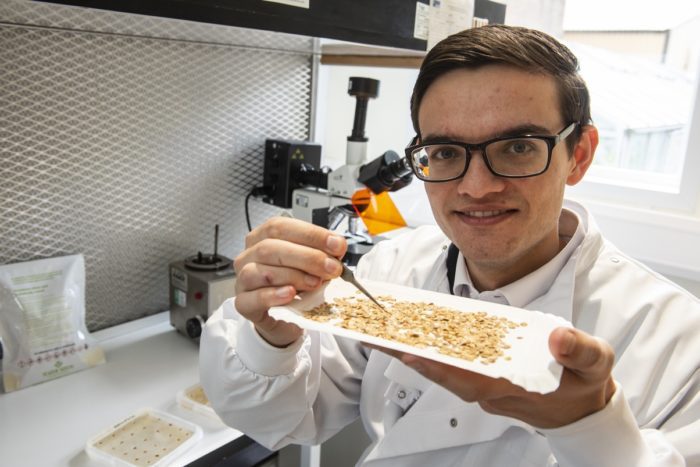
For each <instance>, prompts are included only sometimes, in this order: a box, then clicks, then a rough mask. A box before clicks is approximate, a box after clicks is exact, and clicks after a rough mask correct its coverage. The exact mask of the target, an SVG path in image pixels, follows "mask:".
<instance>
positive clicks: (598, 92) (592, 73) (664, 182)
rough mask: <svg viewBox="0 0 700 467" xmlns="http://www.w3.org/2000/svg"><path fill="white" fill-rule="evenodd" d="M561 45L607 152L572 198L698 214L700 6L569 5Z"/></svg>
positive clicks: (677, 0)
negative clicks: (585, 90) (582, 84)
mask: <svg viewBox="0 0 700 467" xmlns="http://www.w3.org/2000/svg"><path fill="white" fill-rule="evenodd" d="M563 29H564V34H563V37H562V39H563V41H564V42H565V43H566V44H567V45H568V46H569V47H570V48H571V49H572V51H573V52H574V53H575V54H576V55H577V57H578V58H579V60H580V64H581V74H582V76H583V77H584V79H585V80H586V83H587V85H588V87H589V90H590V92H591V109H592V113H593V120H594V124H595V125H596V127H597V128H598V130H599V134H600V143H599V148H598V150H597V152H596V158H595V160H594V163H593V165H592V166H591V168H590V170H589V172H588V174H587V175H586V178H585V179H584V182H583V183H581V184H580V185H578V186H576V187H574V188H572V189H571V190H570V192H571V193H573V194H574V195H583V196H585V197H590V198H597V199H605V200H608V201H609V200H613V201H617V202H623V203H628V204H634V205H635V206H637V207H654V208H665V209H671V210H677V211H685V212H690V211H693V210H694V209H695V208H696V206H697V204H698V196H699V195H700V192H699V191H698V185H699V184H698V183H697V180H699V179H700V164H699V163H698V161H697V157H690V154H693V153H695V154H697V153H698V152H699V151H700V141H698V139H700V138H699V133H700V104H699V99H700V79H699V66H698V63H699V62H700V34H697V31H698V30H700V3H698V2H696V1H693V0H669V1H667V2H664V3H658V2H639V1H629V0H623V1H618V2H604V1H600V0H568V1H567V2H566V8H565V13H564V25H563Z"/></svg>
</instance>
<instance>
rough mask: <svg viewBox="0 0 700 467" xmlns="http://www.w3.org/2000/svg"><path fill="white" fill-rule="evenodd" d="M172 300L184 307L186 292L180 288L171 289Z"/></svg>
mask: <svg viewBox="0 0 700 467" xmlns="http://www.w3.org/2000/svg"><path fill="white" fill-rule="evenodd" d="M173 302H175V305H177V306H181V307H183V308H184V307H186V306H187V294H186V293H185V292H183V291H182V290H180V289H173Z"/></svg>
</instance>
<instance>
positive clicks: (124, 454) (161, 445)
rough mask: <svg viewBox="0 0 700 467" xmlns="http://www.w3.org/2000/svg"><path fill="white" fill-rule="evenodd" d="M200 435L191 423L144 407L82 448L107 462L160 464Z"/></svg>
mask: <svg viewBox="0 0 700 467" xmlns="http://www.w3.org/2000/svg"><path fill="white" fill-rule="evenodd" d="M201 437H202V429H201V428H200V427H199V426H197V425H195V424H194V423H191V422H188V421H186V420H183V419H181V418H179V417H175V416H174V415H171V414H168V413H165V412H161V411H157V410H155V409H150V408H146V409H141V410H139V411H137V412H136V413H134V414H133V415H131V416H129V417H127V418H125V419H124V420H122V421H120V422H119V423H117V424H115V425H113V426H112V427H110V428H109V429H107V430H105V431H104V432H102V433H100V434H98V435H97V436H94V437H93V438H92V439H90V440H88V442H87V444H86V446H85V451H86V452H87V454H88V456H90V458H91V459H93V460H97V461H101V462H102V463H104V464H106V465H115V466H138V467H162V466H165V465H169V464H170V463H171V462H172V461H173V459H175V458H176V457H177V456H179V455H181V454H182V453H183V452H185V451H186V450H188V449H189V448H191V447H192V446H193V445H194V444H195V443H197V441H199V439H201Z"/></svg>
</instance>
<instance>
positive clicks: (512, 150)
mask: <svg viewBox="0 0 700 467" xmlns="http://www.w3.org/2000/svg"><path fill="white" fill-rule="evenodd" d="M484 152H485V154H484V155H485V157H486V158H487V160H488V164H489V165H490V166H491V169H492V170H493V171H494V172H495V173H496V174H498V175H505V176H528V175H534V174H538V173H540V172H542V171H543V170H544V169H545V168H546V167H547V159H548V158H549V146H548V144H547V142H546V141H545V140H543V139H538V138H510V139H503V140H499V141H494V142H492V143H489V144H488V145H487V146H486V147H485V149H484ZM411 156H412V158H413V162H414V165H415V167H416V169H417V170H418V172H419V175H421V178H423V179H425V180H449V179H453V178H457V177H460V176H461V175H462V174H463V172H464V169H465V167H466V165H467V164H468V163H469V157H468V154H467V149H466V148H465V147H464V146H460V145H456V144H431V145H426V146H422V147H420V148H416V150H415V151H414V152H413V153H412V154H411Z"/></svg>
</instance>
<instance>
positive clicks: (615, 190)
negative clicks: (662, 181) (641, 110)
mask: <svg viewBox="0 0 700 467" xmlns="http://www.w3.org/2000/svg"><path fill="white" fill-rule="evenodd" d="M690 113H691V115H690V120H689V122H688V131H687V133H686V138H685V142H684V143H685V144H684V147H685V158H684V160H683V168H682V170H681V177H680V183H679V188H678V190H669V189H667V188H663V187H661V186H657V187H653V186H647V187H644V186H643V185H644V184H643V183H635V182H627V183H626V182H625V181H619V182H614V181H609V180H601V179H599V178H598V179H596V177H595V168H594V169H593V171H592V172H590V169H589V173H588V174H586V176H585V177H584V178H583V180H582V181H581V182H580V183H579V184H578V185H576V186H572V187H568V190H567V191H568V195H570V196H572V197H581V198H585V199H593V200H600V201H607V202H610V201H612V202H616V203H620V204H623V205H629V206H631V207H635V208H651V209H663V210H669V211H675V212H681V213H688V214H690V213H694V212H696V210H698V208H700V183H699V182H698V181H699V180H700V70H699V71H698V73H697V75H696V80H695V96H694V98H693V106H692V109H691V112H690ZM594 125H595V123H594ZM591 175H593V176H591Z"/></svg>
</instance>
